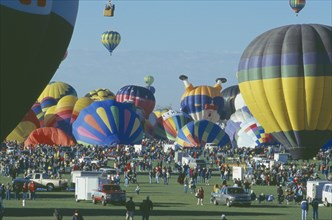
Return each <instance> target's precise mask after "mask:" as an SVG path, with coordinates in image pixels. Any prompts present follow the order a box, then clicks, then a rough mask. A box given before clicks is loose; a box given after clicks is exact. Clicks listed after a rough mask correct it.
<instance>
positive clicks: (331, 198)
mask: <svg viewBox="0 0 332 220" xmlns="http://www.w3.org/2000/svg"><path fill="white" fill-rule="evenodd" d="M322 202H323V204H324V206H330V205H331V204H332V182H331V183H326V184H325V185H324V186H323V191H322Z"/></svg>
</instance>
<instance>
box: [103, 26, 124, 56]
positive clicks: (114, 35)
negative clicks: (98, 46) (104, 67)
mask: <svg viewBox="0 0 332 220" xmlns="http://www.w3.org/2000/svg"><path fill="white" fill-rule="evenodd" d="M120 41H121V36H120V34H119V33H118V32H116V31H105V32H104V33H103V34H102V35H101V43H102V44H103V45H104V46H105V47H106V49H107V50H108V51H109V52H110V55H112V52H113V50H114V49H115V48H116V47H117V46H118V45H119V43H120Z"/></svg>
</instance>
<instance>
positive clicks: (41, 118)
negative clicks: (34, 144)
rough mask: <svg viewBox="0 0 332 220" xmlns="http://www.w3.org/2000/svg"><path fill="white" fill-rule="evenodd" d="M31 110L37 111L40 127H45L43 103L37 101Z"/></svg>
mask: <svg viewBox="0 0 332 220" xmlns="http://www.w3.org/2000/svg"><path fill="white" fill-rule="evenodd" d="M31 110H32V111H33V112H34V113H35V115H36V117H37V119H38V121H39V127H44V114H45V113H44V112H43V111H42V108H41V105H40V103H38V102H35V103H34V104H33V105H32V107H31Z"/></svg>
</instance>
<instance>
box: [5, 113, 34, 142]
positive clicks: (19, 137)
mask: <svg viewBox="0 0 332 220" xmlns="http://www.w3.org/2000/svg"><path fill="white" fill-rule="evenodd" d="M39 127H40V123H39V120H38V119H37V117H36V115H35V113H34V112H33V111H32V109H30V110H29V111H28V112H27V114H25V116H24V118H23V119H22V121H21V122H20V123H19V124H18V125H17V126H16V128H15V129H14V130H13V131H12V132H11V133H10V134H9V135H8V136H7V138H6V140H9V141H17V142H19V143H23V142H24V141H25V139H26V138H27V137H28V136H29V135H30V133H31V132H32V131H33V130H35V129H37V128H39Z"/></svg>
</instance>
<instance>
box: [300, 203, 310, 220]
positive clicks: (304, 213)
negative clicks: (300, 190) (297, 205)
mask: <svg viewBox="0 0 332 220" xmlns="http://www.w3.org/2000/svg"><path fill="white" fill-rule="evenodd" d="M301 210H302V220H307V218H308V211H309V204H308V200H306V199H303V200H302V202H301Z"/></svg>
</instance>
